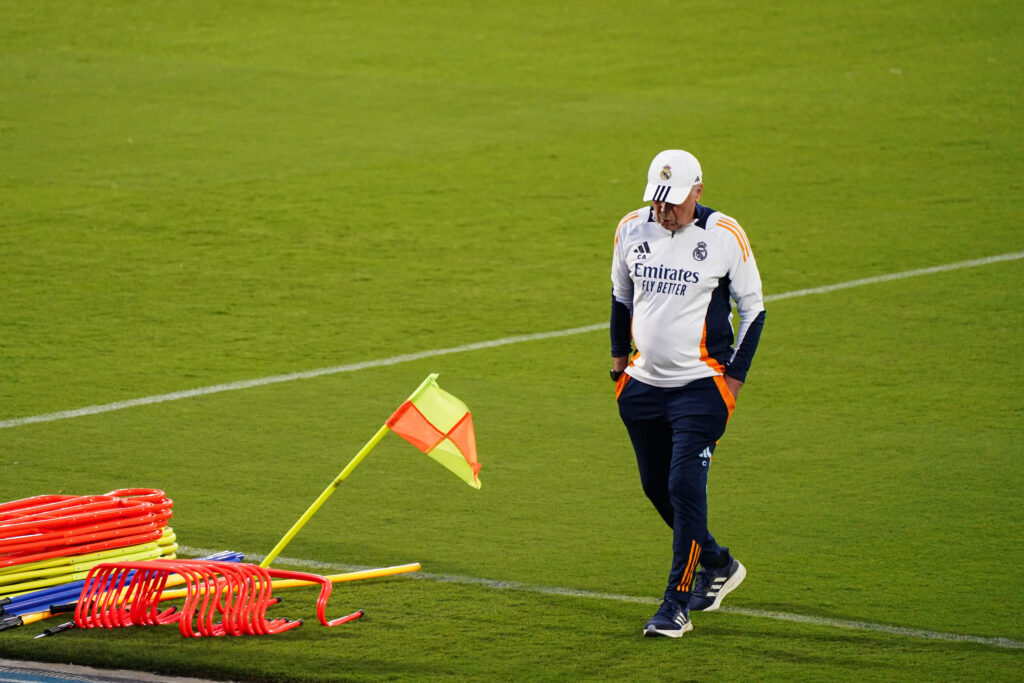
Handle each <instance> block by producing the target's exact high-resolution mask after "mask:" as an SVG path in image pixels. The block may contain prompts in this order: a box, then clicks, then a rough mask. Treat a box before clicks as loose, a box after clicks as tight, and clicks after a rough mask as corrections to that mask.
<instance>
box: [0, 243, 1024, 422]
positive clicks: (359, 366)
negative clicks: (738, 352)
mask: <svg viewBox="0 0 1024 683" xmlns="http://www.w3.org/2000/svg"><path fill="white" fill-rule="evenodd" d="M1021 258H1024V251H1018V252H1012V253H1008V254H1000V255H998V256H988V257H986V258H979V259H972V260H970V261H959V262H957V263H947V264H945V265H942V266H932V267H930V268H919V269H917V270H905V271H903V272H900V273H889V274H888V275H878V276H875V277H866V278H861V279H859V280H850V281H848V282H839V283H836V284H832V285H824V286H822V287H812V288H810V289H798V290H795V291H792V292H783V293H782V294H771V295H768V296H766V297H765V301H766V302H770V301H781V300H782V299H793V298H796V297H802V296H810V295H812V294H826V293H828V292H835V291H838V290H841V289H850V288H851V287H862V286H864V285H872V284H877V283H880V282H891V281H893V280H903V279H906V278H911V277H917V276H919V275H930V274H932V273H943V272H947V271H951V270H961V269H963V268H975V267H977V266H984V265H988V264H991V263H998V262H1000V261H1013V260H1016V259H1021ZM607 326H608V323H606V322H601V323H596V324H594V325H584V326H583V327H571V328H569V329H566V330H554V331H551V332H536V333H534V334H520V335H516V336H513V337H503V338H501V339H492V340H490V341H482V342H475V343H473V344H464V345H462V346H452V347H449V348H446V349H433V350H430V351H419V352H417V353H407V354H403V355H400V356H391V357H390V358H380V359H377V360H368V361H363V362H361V363H350V364H348V365H335V366H332V367H329V368H317V369H315V370H304V371H302V372H290V373H287V374H284V375H270V376H268V377H259V378H257V379H247V380H242V381H240V382H228V383H226V384H214V385H212V386H208V387H198V388H196V389H186V390H184V391H175V392H172V393H169V394H157V395H155V396H144V397H142V398H133V399H128V400H126V401H115V402H114V403H104V404H101V405H94V406H86V407H84V408H75V409H73V410H62V411H60V412H57V413H45V414H42V415H30V416H28V417H15V418H11V419H7V420H0V429H8V428H10V427H20V426H22V425H27V424H33V423H36V422H54V421H56V420H68V419H71V418H73V417H84V416H86V415H96V414H98V413H109V412H112V411H115V410H124V409H125V408H135V407H137V406H145V405H150V404H153V403H166V402H168V401H180V400H182V399H186V398H195V397H197V396H205V395H207V394H218V393H221V392H223V391H238V390H241V389H252V388H253V387H261V386H266V385H268V384H278V383H280V382H292V381H295V380H299V379H312V378H314V377H322V376H324V375H336V374H339V373H342V372H355V371H356V370H366V369H368V368H380V367H385V366H388V365H397V364H399V363H408V362H410V361H414V360H422V359H424V358H433V357H435V356H447V355H450V354H453V353H463V352H464V351H477V350H480V349H492V348H495V347H498V346H506V345H508V344H520V343H522V342H528V341H537V340H541V339H554V338H556V337H568V336H572V335H576V334H583V333H585V332H594V331H596V330H601V329H605V328H607Z"/></svg>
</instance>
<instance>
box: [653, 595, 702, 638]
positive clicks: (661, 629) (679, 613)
mask: <svg viewBox="0 0 1024 683" xmlns="http://www.w3.org/2000/svg"><path fill="white" fill-rule="evenodd" d="M692 630H693V624H691V623H690V613H689V611H688V610H687V609H686V608H685V607H683V606H682V605H681V604H679V603H678V602H676V601H675V600H672V599H671V598H665V600H663V601H662V603H661V607H659V608H658V611H657V612H655V613H654V616H653V617H651V620H650V621H648V622H647V625H646V626H644V635H645V636H646V637H648V638H656V637H658V636H665V637H667V638H678V637H680V636H681V635H683V634H684V633H686V632H687V631H692Z"/></svg>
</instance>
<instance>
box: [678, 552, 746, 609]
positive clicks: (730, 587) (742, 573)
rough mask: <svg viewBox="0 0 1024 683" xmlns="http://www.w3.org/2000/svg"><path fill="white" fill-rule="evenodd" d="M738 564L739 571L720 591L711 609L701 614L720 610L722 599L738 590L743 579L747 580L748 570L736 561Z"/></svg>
mask: <svg viewBox="0 0 1024 683" xmlns="http://www.w3.org/2000/svg"><path fill="white" fill-rule="evenodd" d="M736 564H738V565H739V569H738V570H737V571H736V573H735V574H733V575H732V576H730V577H729V580H728V581H726V582H725V585H724V586H722V588H721V589H720V590H719V591H718V595H716V596H715V601H714V602H713V603H711V605H710V606H709V607H705V608H704V609H702V610H700V611H701V612H714V611H715V610H716V609H718V608H719V606H721V604H722V598H724V597H725V596H726V595H728V594H729V593H731V592H733V591H734V590H736V588H737V587H738V586H739V585H740V584H741V583H743V579H745V578H747V568H746V567H744V566H743V565H742V564H740V561H739V560H736ZM691 609H692V608H691Z"/></svg>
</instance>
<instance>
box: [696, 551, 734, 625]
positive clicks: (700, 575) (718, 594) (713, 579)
mask: <svg viewBox="0 0 1024 683" xmlns="http://www.w3.org/2000/svg"><path fill="white" fill-rule="evenodd" d="M746 576H747V569H746V567H744V566H743V565H742V564H740V561H739V560H737V559H736V558H735V557H730V558H729V564H727V565H725V566H724V567H722V568H721V569H701V570H700V571H699V572H697V580H696V582H694V585H693V591H692V592H691V593H690V603H689V604H688V605H687V607H688V608H689V609H692V610H694V611H696V612H713V611H714V610H716V609H718V607H719V606H720V605H721V604H722V598H724V597H725V596H726V595H728V594H729V593H731V592H732V591H734V590H735V589H736V587H737V586H739V585H740V584H741V583H743V579H745V578H746Z"/></svg>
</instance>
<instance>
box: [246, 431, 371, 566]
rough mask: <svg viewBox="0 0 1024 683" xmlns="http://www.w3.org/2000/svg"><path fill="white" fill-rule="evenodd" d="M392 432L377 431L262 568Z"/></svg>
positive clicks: (265, 563)
mask: <svg viewBox="0 0 1024 683" xmlns="http://www.w3.org/2000/svg"><path fill="white" fill-rule="evenodd" d="M390 431H391V430H390V429H388V426H387V425H386V424H385V425H383V426H382V427H381V428H380V429H379V430H377V433H376V434H374V435H373V438H372V439H370V440H369V441H367V442H366V445H365V446H363V448H362V450H360V451H359V452H358V453H356V456H355V457H354V458H352V460H350V461H349V463H348V464H347V465H345V469H343V470H342V471H341V472H340V473H339V474H338V476H336V477H335V478H334V481H332V482H331V483H330V485H329V486H328V487H327V488H325V489H324V492H323V493H321V494H320V497H319V498H317V499H316V500H314V501H313V504H312V505H310V506H309V509H308V510H306V511H305V512H304V513H303V514H302V516H301V517H299V521H297V522H295V524H293V525H292V528H291V529H289V530H288V533H286V534H285V535H284V538H282V539H281V540H280V541H278V542H277V545H275V546H274V549H273V550H271V551H270V554H268V555H267V556H266V557H265V558H263V561H262V562H260V566H261V567H269V566H270V563H271V562H273V561H274V558H276V557H277V556H278V554H279V553H280V552H281V551H282V550H284V547H285V546H286V545H288V543H289V541H291V540H292V538H294V537H295V534H297V533H299V530H300V529H301V528H302V527H303V526H305V524H306V522H308V521H309V518H310V517H312V516H313V515H314V514H315V513H316V511H317V510H319V509H320V506H321V505H323V504H324V502H325V501H326V500H327V499H328V498H330V497H331V494H332V493H334V491H335V489H337V488H338V487H339V486H341V482H343V481H345V479H346V478H347V477H348V475H349V474H351V473H352V470H354V469H355V468H356V465H358V464H359V463H360V462H362V461H363V458H365V457H366V456H367V455H369V453H370V451H372V450H373V447H374V446H376V445H377V444H378V443H380V440H381V439H383V438H384V436H385V435H386V434H387V433H388V432H390Z"/></svg>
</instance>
